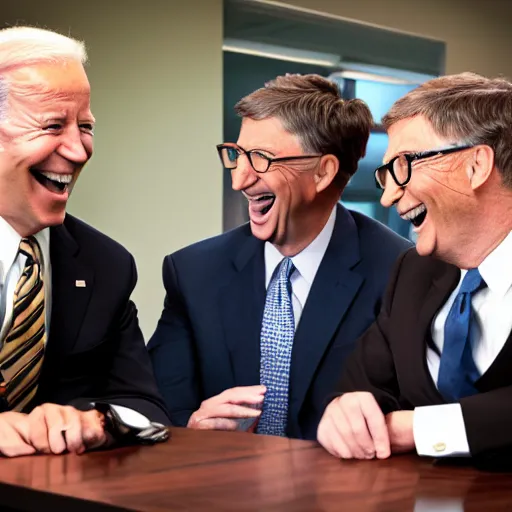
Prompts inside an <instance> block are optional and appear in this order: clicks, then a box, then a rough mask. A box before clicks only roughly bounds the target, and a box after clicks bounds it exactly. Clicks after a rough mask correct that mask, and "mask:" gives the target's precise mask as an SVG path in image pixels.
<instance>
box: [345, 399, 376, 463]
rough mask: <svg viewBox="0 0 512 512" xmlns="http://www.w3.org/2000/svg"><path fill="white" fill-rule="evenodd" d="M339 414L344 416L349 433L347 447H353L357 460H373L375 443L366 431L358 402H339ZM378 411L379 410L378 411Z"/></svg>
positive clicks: (364, 419)
mask: <svg viewBox="0 0 512 512" xmlns="http://www.w3.org/2000/svg"><path fill="white" fill-rule="evenodd" d="M340 405H341V407H340V412H341V414H342V415H343V416H344V418H345V420H346V422H347V423H348V426H349V428H350V432H349V433H347V436H349V437H350V442H348V444H349V446H351V447H352V446H354V447H355V450H356V451H357V455H356V457H357V458H358V459H373V458H374V457H375V443H374V441H373V438H372V436H371V434H370V431H369V429H368V425H367V423H366V418H365V415H364V412H363V410H362V408H361V404H360V400H354V399H352V400H346V401H343V399H341V400H340ZM379 411H380V409H379Z"/></svg>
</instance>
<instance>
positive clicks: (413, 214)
mask: <svg viewBox="0 0 512 512" xmlns="http://www.w3.org/2000/svg"><path fill="white" fill-rule="evenodd" d="M400 217H401V218H402V219H403V220H408V221H409V222H411V223H412V225H413V226H414V227H415V228H419V227H420V226H421V225H422V224H423V222H425V219H426V218H427V207H426V206H425V205H424V204H420V205H419V206H416V208H413V209H412V210H409V211H408V212H406V213H404V214H403V215H400Z"/></svg>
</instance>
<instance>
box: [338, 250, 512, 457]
mask: <svg viewBox="0 0 512 512" xmlns="http://www.w3.org/2000/svg"><path fill="white" fill-rule="evenodd" d="M459 279H460V271H459V269H458V268H456V267H454V266H452V265H449V264H447V263H444V262H442V261H439V260H436V259H434V258H430V257H421V256H419V255H418V253H417V252H416V250H415V249H412V250H410V251H407V252H406V253H405V254H404V255H403V256H402V257H401V258H400V260H399V261H398V262H397V266H396V269H395V271H394V274H393V276H392V278H391V280H390V283H389V287H388V289H387V292H386V295H385V299H384V304H383V306H382V311H381V313H380V314H379V316H378V318H377V320H376V321H375V323H374V324H373V325H372V326H371V327H370V328H369V329H368V331H367V332H366V333H365V334H364V335H363V336H362V338H361V339H360V340H359V341H358V343H357V347H356V350H355V351H354V352H353V354H352V355H351V356H350V357H349V360H348V361H347V363H346V365H345V369H344V371H343V373H342V379H341V383H340V385H339V391H341V392H348V391H370V392H372V393H373V394H374V395H375V397H376V399H377V401H378V402H379V404H380V406H381V408H382V410H383V412H384V413H388V412H391V411H395V410H400V409H404V410H412V409H414V407H417V406H424V405H439V404H443V403H445V400H444V399H443V397H442V396H441V395H440V393H439V392H438V391H437V388H436V385H435V383H434V381H433V380H432V377H431V375H430V372H429V370H428V367H427V362H426V350H427V343H430V342H431V337H430V326H431V323H432V320H433V319H434V316H435V314H436V313H437V311H438V310H439V309H440V308H441V307H442V306H443V304H444V303H445V302H446V300H447V299H448V297H449V296H450V294H451V293H452V291H453V290H454V289H455V287H456V286H457V284H458V282H459ZM476 387H477V389H478V391H479V394H477V395H474V396H471V397H467V398H463V399H462V400H461V402H460V403H461V407H462V414H463V417H464V423H465V427H466V433H467V437H468V443H469V448H470V450H471V454H472V455H473V456H476V457H478V456H480V455H491V454H492V452H493V451H495V450H498V451H500V450H501V451H502V450H503V449H504V448H506V447H507V448H508V447H512V336H509V338H508V340H507V342H506V344H505V346H504V347H503V349H502V351H501V352H500V353H499V355H498V357H497V358H496V359H495V361H494V362H493V364H492V365H491V366H490V368H489V369H488V370H487V371H486V372H485V373H484V374H483V375H482V376H481V377H480V379H479V380H478V381H477V382H476Z"/></svg>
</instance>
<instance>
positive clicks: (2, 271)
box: [0, 217, 50, 283]
mask: <svg viewBox="0 0 512 512" xmlns="http://www.w3.org/2000/svg"><path fill="white" fill-rule="evenodd" d="M34 236H35V238H36V240H37V241H38V243H39V246H40V247H41V252H42V255H43V266H44V265H45V264H46V263H47V262H49V261H50V228H44V229H43V230H41V231H39V233H36V234H35V235H34ZM21 238H22V237H21V236H20V235H19V234H18V233H17V231H16V230H15V229H14V228H13V227H12V226H11V225H10V224H9V223H8V222H7V221H6V220H5V219H4V218H3V217H0V283H3V282H4V281H5V278H6V275H7V272H8V271H9V269H10V268H11V266H12V264H13V263H14V262H15V260H16V257H17V255H18V249H19V247H20V242H21Z"/></svg>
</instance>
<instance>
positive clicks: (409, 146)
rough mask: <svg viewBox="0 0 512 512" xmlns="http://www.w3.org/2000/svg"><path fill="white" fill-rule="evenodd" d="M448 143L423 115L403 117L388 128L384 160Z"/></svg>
mask: <svg viewBox="0 0 512 512" xmlns="http://www.w3.org/2000/svg"><path fill="white" fill-rule="evenodd" d="M446 145H447V141H446V139H444V138H443V137H441V136H440V135H438V134H437V133H436V132H435V131H434V127H433V126H432V124H431V123H430V121H429V120H428V119H426V118H425V117H423V116H414V117H409V118H406V119H401V120H400V121H397V122H396V123H394V124H392V125H391V126H390V127H389V129H388V148H387V150H386V153H385V155H384V158H383V162H384V163H386V162H389V160H391V158H393V157H394V156H396V155H398V154H400V153H415V152H419V151H429V150H431V149H437V148H441V147H443V146H446Z"/></svg>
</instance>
